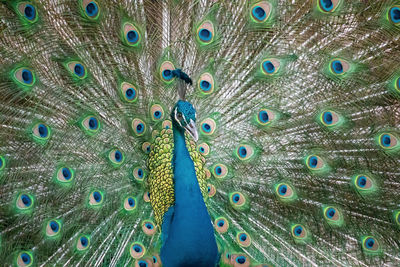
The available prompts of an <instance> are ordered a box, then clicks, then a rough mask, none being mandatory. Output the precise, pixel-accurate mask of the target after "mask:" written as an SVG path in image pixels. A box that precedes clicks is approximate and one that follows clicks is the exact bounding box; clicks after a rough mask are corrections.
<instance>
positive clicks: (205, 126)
mask: <svg viewBox="0 0 400 267" xmlns="http://www.w3.org/2000/svg"><path fill="white" fill-rule="evenodd" d="M216 127H217V124H216V123H215V121H214V120H213V119H211V118H208V119H205V120H203V121H202V122H201V123H200V133H202V134H203V135H206V136H210V135H212V134H213V133H214V132H215V129H216Z"/></svg>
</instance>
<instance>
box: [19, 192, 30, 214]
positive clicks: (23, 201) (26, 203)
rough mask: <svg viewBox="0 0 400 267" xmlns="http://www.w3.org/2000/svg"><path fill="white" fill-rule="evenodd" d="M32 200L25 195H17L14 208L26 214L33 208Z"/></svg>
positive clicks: (28, 195)
mask: <svg viewBox="0 0 400 267" xmlns="http://www.w3.org/2000/svg"><path fill="white" fill-rule="evenodd" d="M33 204H34V199H33V196H32V195H30V194H27V193H21V194H19V195H18V197H17V200H16V203H15V206H16V208H17V210H18V211H19V212H27V211H30V210H31V209H32V208H33Z"/></svg>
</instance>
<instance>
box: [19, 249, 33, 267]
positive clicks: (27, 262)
mask: <svg viewBox="0 0 400 267" xmlns="http://www.w3.org/2000/svg"><path fill="white" fill-rule="evenodd" d="M33 263H34V260H33V256H32V253H31V252H29V251H21V252H20V253H18V256H17V258H16V264H17V266H19V267H28V266H32V265H33Z"/></svg>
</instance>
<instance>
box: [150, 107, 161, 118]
mask: <svg viewBox="0 0 400 267" xmlns="http://www.w3.org/2000/svg"><path fill="white" fill-rule="evenodd" d="M150 115H151V119H152V120H153V121H159V120H162V119H164V109H163V107H162V106H161V105H159V104H154V105H152V106H151V108H150Z"/></svg>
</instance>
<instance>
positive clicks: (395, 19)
mask: <svg viewBox="0 0 400 267" xmlns="http://www.w3.org/2000/svg"><path fill="white" fill-rule="evenodd" d="M389 20H390V21H391V22H392V23H394V24H395V25H400V5H396V6H393V7H392V8H390V9H389Z"/></svg>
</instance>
